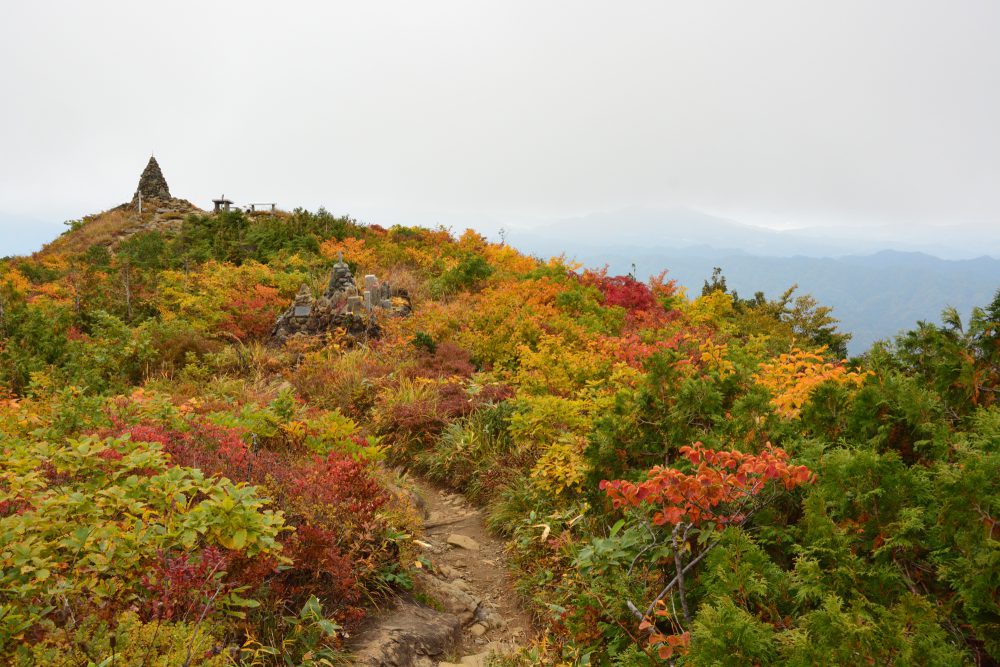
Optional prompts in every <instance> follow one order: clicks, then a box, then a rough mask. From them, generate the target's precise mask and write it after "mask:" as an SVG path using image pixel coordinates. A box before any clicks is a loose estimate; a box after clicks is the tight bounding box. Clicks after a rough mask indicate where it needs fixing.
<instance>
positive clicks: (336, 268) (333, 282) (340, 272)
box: [323, 252, 357, 299]
mask: <svg viewBox="0 0 1000 667" xmlns="http://www.w3.org/2000/svg"><path fill="white" fill-rule="evenodd" d="M348 288H352V289H353V290H354V291H355V294H356V293H357V287H356V286H355V284H354V274H353V273H351V267H349V266H348V265H347V262H345V261H344V253H342V252H341V253H337V263H336V264H334V265H333V270H332V271H331V272H330V282H329V283H327V286H326V291H325V292H324V293H323V296H325V297H326V298H328V299H332V298H333V297H334V296H335V295H336V294H337V293H338V292H347V290H348Z"/></svg>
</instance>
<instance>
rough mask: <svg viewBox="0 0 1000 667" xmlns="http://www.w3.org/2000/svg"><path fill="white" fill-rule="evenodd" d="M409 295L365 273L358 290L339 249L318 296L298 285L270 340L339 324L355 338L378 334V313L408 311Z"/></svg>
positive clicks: (318, 331)
mask: <svg viewBox="0 0 1000 667" xmlns="http://www.w3.org/2000/svg"><path fill="white" fill-rule="evenodd" d="M409 313H410V298H409V295H408V294H407V293H406V290H402V289H396V290H394V289H392V288H391V287H390V285H389V283H388V282H387V281H381V282H380V281H379V279H378V278H377V277H376V276H374V275H371V274H368V275H366V276H365V279H364V289H363V290H361V291H360V292H359V291H358V286H357V284H356V282H355V280H354V274H352V273H351V268H350V267H349V266H348V265H347V262H345V261H344V256H343V254H342V253H341V254H340V255H338V257H337V263H336V264H334V265H333V270H332V271H331V272H330V282H329V283H327V286H326V290H325V291H324V292H323V295H322V296H320V297H319V298H318V299H315V298H313V295H312V292H311V291H310V289H309V287H308V286H307V285H302V287H300V288H299V292H298V294H296V295H295V300H294V301H293V302H292V305H291V306H290V307H289V308H288V310H286V311H285V312H284V313H282V314H281V316H280V317H279V318H278V320H277V321H276V322H275V323H274V328H273V329H272V330H271V340H272V341H274V342H277V343H284V342H285V341H286V340H287V339H288V338H290V337H292V336H296V335H305V336H316V335H319V334H322V333H325V332H327V331H332V330H334V329H337V328H341V329H343V330H344V331H346V332H347V334H348V335H349V336H351V337H352V338H354V339H356V340H358V339H369V338H378V337H379V336H380V335H381V329H380V328H379V326H378V316H379V315H396V316H400V315H408V314H409Z"/></svg>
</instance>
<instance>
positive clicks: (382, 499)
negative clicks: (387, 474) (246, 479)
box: [254, 452, 389, 529]
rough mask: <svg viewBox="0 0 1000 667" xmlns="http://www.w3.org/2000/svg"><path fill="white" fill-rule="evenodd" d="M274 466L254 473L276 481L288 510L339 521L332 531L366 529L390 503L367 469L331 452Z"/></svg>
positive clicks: (339, 454)
mask: <svg viewBox="0 0 1000 667" xmlns="http://www.w3.org/2000/svg"><path fill="white" fill-rule="evenodd" d="M257 459H258V461H259V460H260V459H261V457H260V456H258V457H257ZM255 463H256V462H255ZM275 463H277V464H278V465H274V466H264V467H261V466H259V465H255V466H254V467H255V473H256V474H257V475H261V474H264V473H265V471H266V474H267V475H269V476H271V477H272V478H273V479H274V481H275V482H276V483H277V485H278V486H279V487H280V490H281V495H282V496H283V501H284V502H283V503H282V504H283V505H285V504H287V505H288V509H289V510H291V511H293V512H295V511H297V512H301V513H302V515H303V516H306V517H310V518H318V517H327V518H331V517H336V521H335V522H333V523H331V524H327V527H329V528H331V529H337V528H341V529H349V528H352V527H355V526H361V525H367V524H369V523H371V522H372V521H373V520H374V518H375V513H376V512H377V511H378V510H379V509H380V508H381V507H382V506H384V505H385V504H386V503H387V502H389V495H388V493H387V492H386V491H385V489H383V488H382V487H381V486H380V485H379V483H378V482H377V481H375V478H374V477H372V475H371V473H370V472H369V471H368V467H367V465H366V464H365V463H363V462H361V461H357V460H355V459H353V458H351V457H350V456H348V455H346V454H341V453H339V452H330V453H329V454H327V455H326V457H322V456H312V457H309V458H306V459H303V460H300V461H298V462H289V461H285V462H284V464H283V465H282V462H281V460H280V459H278V460H277V461H275ZM286 511H287V510H286Z"/></svg>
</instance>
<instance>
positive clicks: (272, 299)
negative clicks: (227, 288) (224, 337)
mask: <svg viewBox="0 0 1000 667" xmlns="http://www.w3.org/2000/svg"><path fill="white" fill-rule="evenodd" d="M286 301H287V299H283V298H282V297H281V294H280V293H279V291H278V288H277V287H268V286H266V285H254V287H253V291H252V292H250V293H248V294H244V295H240V296H237V297H235V298H234V299H232V301H230V302H229V305H228V307H227V308H226V311H227V315H226V317H225V319H223V320H222V322H220V323H219V329H220V330H222V331H225V332H227V333H230V334H232V335H234V336H236V337H237V338H239V339H240V340H246V339H248V338H254V339H258V338H263V337H264V336H267V335H268V334H269V333H270V332H271V327H273V326H274V320H275V318H277V317H278V315H280V314H281V311H282V310H284V308H285V306H286V303H285V302H286Z"/></svg>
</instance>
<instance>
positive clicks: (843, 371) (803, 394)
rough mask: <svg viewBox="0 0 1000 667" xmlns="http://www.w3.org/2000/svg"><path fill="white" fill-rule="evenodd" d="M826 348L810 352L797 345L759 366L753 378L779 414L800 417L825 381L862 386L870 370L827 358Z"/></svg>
mask: <svg viewBox="0 0 1000 667" xmlns="http://www.w3.org/2000/svg"><path fill="white" fill-rule="evenodd" d="M824 349H826V348H820V349H819V350H818V351H816V352H811V351H809V350H801V349H799V348H794V349H793V350H792V351H791V352H789V353H786V354H782V355H780V356H778V358H777V359H774V360H772V361H768V362H764V363H762V364H761V365H760V367H759V370H758V371H757V373H756V375H754V380H756V381H757V382H758V383H759V384H760V385H762V386H763V387H765V388H766V389H767V390H768V391H769V392H771V405H773V406H774V409H775V412H777V413H778V416H780V417H782V418H784V419H795V418H796V417H798V416H799V414H800V413H801V412H802V406H803V405H805V403H806V401H808V400H809V397H810V396H811V395H812V393H813V391H815V390H816V388H817V387H819V385H821V384H823V383H824V382H833V383H835V384H838V385H841V386H846V385H855V386H860V385H861V384H862V383H863V382H864V381H865V378H866V377H868V376H869V375H871V372H870V371H866V372H864V373H857V372H854V371H848V370H847V368H846V367H845V366H844V365H843V363H839V364H834V363H830V362H827V361H824V360H823V357H822V356H821V353H822V352H823V350H824Z"/></svg>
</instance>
